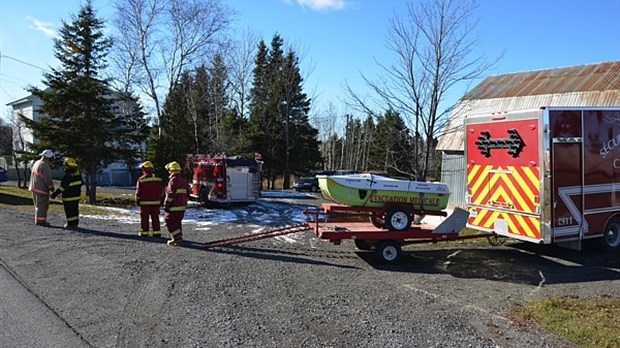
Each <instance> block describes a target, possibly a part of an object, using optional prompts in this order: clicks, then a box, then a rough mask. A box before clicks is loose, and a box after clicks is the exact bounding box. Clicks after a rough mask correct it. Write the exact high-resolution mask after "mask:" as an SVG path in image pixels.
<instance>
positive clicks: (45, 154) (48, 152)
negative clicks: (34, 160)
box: [41, 149, 54, 158]
mask: <svg viewBox="0 0 620 348" xmlns="http://www.w3.org/2000/svg"><path fill="white" fill-rule="evenodd" d="M41 156H43V157H45V158H52V157H54V152H52V150H50V149H45V150H43V152H41Z"/></svg>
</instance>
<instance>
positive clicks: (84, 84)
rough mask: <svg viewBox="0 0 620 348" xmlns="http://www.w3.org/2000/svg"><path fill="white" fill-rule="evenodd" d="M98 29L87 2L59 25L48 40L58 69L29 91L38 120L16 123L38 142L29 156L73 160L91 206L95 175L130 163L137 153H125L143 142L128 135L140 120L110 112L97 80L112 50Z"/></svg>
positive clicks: (109, 97)
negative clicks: (48, 154)
mask: <svg viewBox="0 0 620 348" xmlns="http://www.w3.org/2000/svg"><path fill="white" fill-rule="evenodd" d="M103 26H104V25H103V21H102V20H100V19H99V18H97V16H96V14H95V12H94V10H93V7H92V2H91V1H90V0H88V1H87V2H86V4H85V5H84V6H83V7H81V8H80V10H79V12H78V14H77V16H73V17H72V22H71V23H66V22H64V21H63V22H62V27H61V29H60V31H59V35H60V37H59V38H58V39H55V40H54V55H55V57H56V58H57V59H58V60H59V61H60V67H59V68H52V69H51V72H50V73H46V74H45V75H44V81H43V82H44V84H45V85H46V86H47V88H45V89H38V88H34V87H33V88H30V92H31V93H33V94H34V95H36V96H38V97H39V98H41V100H42V106H41V108H40V109H39V110H38V111H39V112H40V113H41V115H42V118H41V119H40V120H38V121H34V120H29V119H25V118H23V117H22V120H23V121H24V122H25V124H26V125H27V126H28V127H29V128H30V129H32V132H33V135H34V137H35V138H36V139H37V140H38V141H39V142H38V143H37V144H31V148H32V150H33V151H34V153H38V152H40V151H41V150H42V149H44V148H52V149H54V150H55V151H56V152H59V153H61V154H63V155H65V156H71V157H75V158H76V160H77V161H78V164H79V165H80V167H81V168H82V170H83V172H84V173H85V174H86V187H87V193H88V197H89V202H90V203H91V204H95V201H96V184H97V172H98V171H99V169H100V168H101V167H102V166H103V165H105V164H109V163H111V162H113V161H116V160H118V159H121V158H123V159H125V160H132V159H135V156H137V155H139V151H135V150H133V152H132V150H130V149H132V148H134V146H135V144H136V142H139V141H140V139H141V137H142V136H144V133H142V132H134V130H135V129H134V126H135V122H134V121H135V120H136V118H137V119H139V118H140V117H141V116H143V114H141V112H139V111H138V110H136V109H133V110H132V113H131V115H132V117H127V115H123V114H122V113H120V112H119V113H116V112H115V111H114V110H113V105H116V104H115V103H116V102H117V97H118V94H116V93H113V92H112V91H111V88H110V84H109V81H107V80H106V79H104V78H102V77H101V72H102V71H103V70H104V69H105V68H106V66H107V61H106V57H107V54H108V51H109V49H110V47H111V45H112V42H111V40H110V39H107V38H106V37H105V36H104V34H103ZM126 97H127V96H126V95H125V96H124V97H123V98H126ZM125 100H127V99H125ZM133 100H134V101H135V99H133Z"/></svg>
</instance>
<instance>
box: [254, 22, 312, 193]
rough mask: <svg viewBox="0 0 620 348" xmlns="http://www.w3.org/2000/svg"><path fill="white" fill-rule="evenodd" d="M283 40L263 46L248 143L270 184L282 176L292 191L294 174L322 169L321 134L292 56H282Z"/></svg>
mask: <svg viewBox="0 0 620 348" xmlns="http://www.w3.org/2000/svg"><path fill="white" fill-rule="evenodd" d="M283 44H284V42H283V40H282V39H281V38H280V36H279V35H277V34H276V35H274V37H273V39H272V41H271V47H270V48H269V49H268V48H267V46H266V45H265V43H264V42H263V41H261V42H260V43H259V46H258V52H257V55H256V60H255V68H254V72H253V73H254V76H253V87H252V90H251V92H250V94H251V102H250V120H249V128H248V132H247V136H248V139H249V140H250V143H251V144H252V146H254V149H255V151H257V152H261V153H262V154H263V159H264V161H265V165H264V167H263V168H264V170H265V173H266V175H267V176H268V177H269V178H270V181H271V185H272V187H273V183H274V181H275V178H276V176H283V178H284V188H285V189H287V188H289V184H290V182H289V180H290V174H291V173H300V172H305V171H308V170H310V169H315V168H316V167H317V166H319V165H320V161H321V158H320V152H319V141H318V130H317V129H316V128H313V127H312V126H311V125H310V124H309V121H308V112H309V111H310V103H311V101H310V99H309V98H308V97H307V95H306V94H305V93H303V78H302V77H301V73H300V70H299V62H298V59H297V57H296V56H295V54H294V52H292V51H289V52H287V53H286V55H285V54H284V51H283V49H282V47H283Z"/></svg>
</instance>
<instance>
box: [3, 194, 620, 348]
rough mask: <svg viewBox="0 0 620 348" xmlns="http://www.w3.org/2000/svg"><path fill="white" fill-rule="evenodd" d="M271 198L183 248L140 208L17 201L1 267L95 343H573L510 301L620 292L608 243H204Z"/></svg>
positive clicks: (195, 233) (189, 234) (192, 226)
mask: <svg viewBox="0 0 620 348" xmlns="http://www.w3.org/2000/svg"><path fill="white" fill-rule="evenodd" d="M318 201H319V200H297V201H291V200H284V201H282V202H281V206H282V207H287V206H290V207H291V209H297V208H298V207H301V206H303V205H316V204H317V203H318ZM259 208H260V207H259ZM259 208H256V207H249V208H248V210H247V212H246V213H247V214H246V215H245V216H239V217H238V219H236V220H235V219H231V221H230V222H227V223H218V224H211V225H210V224H204V223H202V224H199V223H196V222H185V224H184V235H185V238H186V240H187V242H186V244H185V245H184V246H183V247H177V248H174V247H169V246H167V245H166V244H165V239H159V240H156V239H151V238H139V237H138V236H137V229H138V223H137V220H136V222H135V223H127V222H126V221H123V220H122V219H107V220H104V219H94V218H88V217H85V218H82V219H81V222H80V226H81V227H82V228H80V229H79V230H77V231H69V230H64V229H62V228H60V227H52V228H44V227H38V226H37V227H35V226H34V224H33V222H32V220H33V218H32V215H33V213H32V212H30V211H24V210H22V209H14V208H12V207H6V206H5V207H1V208H0V221H2V222H3V226H4V227H3V231H2V233H1V234H0V267H2V268H4V269H5V270H6V272H9V273H10V274H12V275H13V276H14V277H18V278H19V279H20V282H21V284H22V286H23V287H24V288H25V289H27V290H28V291H29V292H31V293H32V294H33V295H35V296H36V297H38V298H39V299H40V300H41V301H42V302H44V303H45V305H46V306H47V307H49V308H50V309H51V310H52V312H53V313H54V315H56V316H58V318H59V319H61V320H62V321H64V322H66V325H67V326H68V327H69V328H70V329H71V330H72V331H73V332H75V334H76V335H77V336H79V337H81V338H82V339H83V342H85V343H86V344H87V345H90V346H93V347H293V346H295V347H385V346H392V347H465V346H470V347H524V346H528V347H570V346H571V345H570V344H569V343H567V342H564V341H562V340H558V339H557V338H554V337H551V336H549V335H547V334H545V333H543V332H540V331H538V330H536V328H533V327H530V326H528V325H526V324H519V323H517V322H515V321H514V320H512V319H511V318H510V316H509V313H510V310H511V309H512V308H514V306H518V305H523V304H525V303H527V302H528V301H531V300H536V299H540V298H544V297H548V296H555V295H568V294H571V295H576V296H584V297H596V296H603V295H610V296H620V260H619V259H618V258H617V256H615V257H614V256H610V255H604V254H599V253H597V252H596V251H594V250H592V251H590V250H586V251H582V252H574V251H569V250H563V249H556V248H553V247H549V246H546V247H540V246H535V245H531V244H521V243H512V244H509V245H506V246H502V247H492V246H489V245H486V244H469V243H468V244H464V243H457V242H451V243H443V244H441V243H440V244H435V245H430V244H428V245H427V244H421V245H415V246H409V247H405V248H404V257H403V259H402V260H401V261H400V262H399V263H398V264H395V265H390V266H385V265H381V264H378V263H377V262H375V261H374V258H373V257H372V254H370V253H368V252H358V251H356V250H355V247H354V246H353V244H352V243H350V242H349V241H345V242H344V243H343V244H342V245H340V246H335V245H332V244H331V243H329V242H327V241H322V240H319V239H317V238H316V237H315V236H314V234H312V233H311V232H309V231H306V232H300V233H296V234H292V235H288V236H283V237H278V238H272V239H266V240H262V241H256V242H252V243H248V244H243V245H239V246H232V247H223V248H216V249H210V250H207V249H205V248H204V243H206V242H208V241H212V240H217V239H222V238H226V237H232V236H238V235H242V234H247V233H252V232H256V231H258V230H261V229H264V228H269V227H272V226H274V225H276V226H277V225H279V224H283V223H286V214H283V216H282V221H273V220H269V221H268V222H265V224H261V218H260V216H261V214H260V213H261V212H260V209H259ZM192 209H200V208H192ZM252 216H256V217H255V218H252ZM50 221H51V222H52V224H53V225H54V226H62V224H63V217H62V216H61V215H52V216H51V218H50ZM0 319H1V320H2V321H4V320H9V319H8V318H5V317H2V316H0ZM0 343H1V342H0Z"/></svg>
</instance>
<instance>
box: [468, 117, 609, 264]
mask: <svg viewBox="0 0 620 348" xmlns="http://www.w3.org/2000/svg"><path fill="white" fill-rule="evenodd" d="M465 133H466V136H465V160H466V173H467V192H466V200H467V208H468V210H469V212H470V218H469V221H468V227H470V228H474V229H478V230H482V231H492V232H494V233H496V234H497V235H500V236H505V237H511V238H516V239H520V240H524V241H529V242H534V243H541V244H551V243H555V244H558V245H560V246H563V247H568V248H571V249H576V250H580V249H581V248H582V242H583V241H584V240H597V241H598V242H600V245H601V247H602V248H603V249H604V250H606V251H610V252H618V251H620V109H617V108H568V107H565V108H560V107H548V108H540V109H535V110H527V111H519V112H504V113H496V114H487V115H474V116H467V117H466V119H465Z"/></svg>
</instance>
